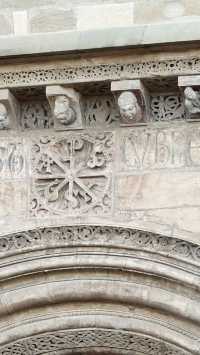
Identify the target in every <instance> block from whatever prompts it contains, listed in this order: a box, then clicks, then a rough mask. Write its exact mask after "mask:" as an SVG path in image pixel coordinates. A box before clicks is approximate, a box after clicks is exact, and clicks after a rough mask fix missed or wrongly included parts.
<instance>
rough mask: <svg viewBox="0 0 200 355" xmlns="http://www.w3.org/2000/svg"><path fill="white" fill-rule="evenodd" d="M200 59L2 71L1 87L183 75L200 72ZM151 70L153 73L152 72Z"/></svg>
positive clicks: (0, 74)
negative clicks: (155, 75) (157, 75)
mask: <svg viewBox="0 0 200 355" xmlns="http://www.w3.org/2000/svg"><path fill="white" fill-rule="evenodd" d="M199 71H200V58H198V57H192V58H181V59H168V60H158V61H145V62H138V63H129V64H123V65H121V64H97V65H85V66H84V65H82V66H74V67H72V66H71V67H70V66H63V65H62V66H61V67H60V68H59V67H58V66H57V67H56V68H55V69H54V68H53V69H52V68H51V69H50V68H44V69H42V68H41V69H33V68H31V69H30V70H28V69H27V70H16V69H15V70H13V71H4V72H3V71H2V72H1V73H0V87H8V86H10V87H15V86H19V85H22V86H29V85H42V84H52V83H53V84H55V82H56V83H57V84H58V83H59V84H61V83H66V81H67V83H74V82H79V81H80V82H81V81H83V80H85V81H95V80H96V81H103V80H112V79H114V80H116V79H120V78H121V77H125V78H130V79H132V78H136V77H142V78H143V77H145V76H146V77H147V78H148V77H149V76H151V75H154V74H155V73H156V74H160V75H162V74H163V73H165V75H167V74H180V73H181V74H183V73H187V74H188V73H193V74H194V73H199ZM149 73H151V75H150V74H149Z"/></svg>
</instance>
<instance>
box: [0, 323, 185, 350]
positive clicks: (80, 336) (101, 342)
mask: <svg viewBox="0 0 200 355" xmlns="http://www.w3.org/2000/svg"><path fill="white" fill-rule="evenodd" d="M84 348H86V349H90V348H102V349H103V348H104V349H105V348H108V349H118V350H120V349H121V351H123V353H124V351H126V350H127V351H128V350H130V351H131V350H132V351H134V352H135V351H137V352H140V353H142V354H150V355H161V354H162V355H189V353H188V352H187V351H184V350H183V349H180V348H178V347H177V346H175V345H173V344H170V343H168V342H164V341H162V340H158V339H155V338H152V337H149V336H144V335H140V334H136V333H133V332H130V331H119V330H111V329H95V328H94V329H91V328H90V329H79V330H78V329H76V330H68V331H60V332H55V333H46V334H41V335H37V336H34V337H31V338H27V339H23V340H19V341H17V342H15V343H12V344H10V345H7V346H5V347H3V348H2V349H0V355H24V354H31V355H38V354H55V352H56V351H61V350H72V349H73V350H75V349H80V350H81V349H84Z"/></svg>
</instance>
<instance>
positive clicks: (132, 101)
mask: <svg viewBox="0 0 200 355" xmlns="http://www.w3.org/2000/svg"><path fill="white" fill-rule="evenodd" d="M118 105H119V110H120V115H121V117H122V118H123V119H125V120H135V121H137V114H138V112H139V105H138V103H137V99H136V97H135V95H134V94H133V93H132V92H128V91H127V92H124V93H122V94H121V95H120V96H119V99H118Z"/></svg>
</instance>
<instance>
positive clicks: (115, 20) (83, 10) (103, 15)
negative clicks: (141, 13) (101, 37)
mask: <svg viewBox="0 0 200 355" xmlns="http://www.w3.org/2000/svg"><path fill="white" fill-rule="evenodd" d="M133 12H134V3H133V2H129V3H125V4H109V5H107V4H106V5H105V4H103V5H93V6H80V7H78V8H77V9H76V14H77V29H78V30H88V29H96V28H108V27H122V26H131V25H132V24H133Z"/></svg>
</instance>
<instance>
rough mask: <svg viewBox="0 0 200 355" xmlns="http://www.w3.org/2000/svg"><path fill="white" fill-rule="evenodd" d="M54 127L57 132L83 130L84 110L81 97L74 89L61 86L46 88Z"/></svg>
mask: <svg viewBox="0 0 200 355" xmlns="http://www.w3.org/2000/svg"><path fill="white" fill-rule="evenodd" d="M46 96H47V99H48V101H49V104H50V107H51V111H52V115H53V120H54V127H55V129H57V130H72V129H82V128H83V110H82V100H81V95H80V94H79V93H78V92H77V91H76V90H75V89H74V88H71V87H70V88H69V87H65V86H61V85H53V86H47V87H46Z"/></svg>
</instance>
